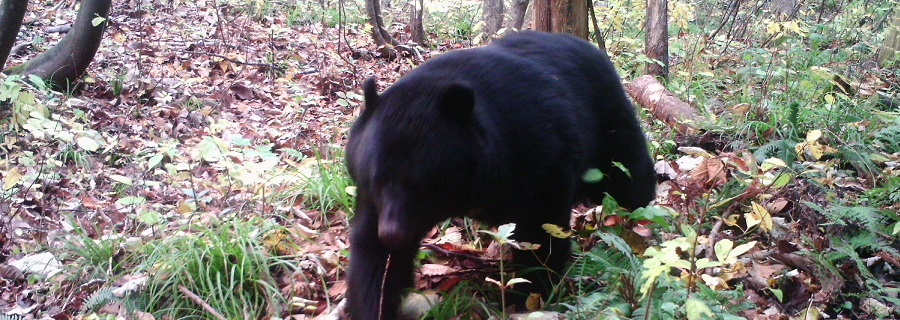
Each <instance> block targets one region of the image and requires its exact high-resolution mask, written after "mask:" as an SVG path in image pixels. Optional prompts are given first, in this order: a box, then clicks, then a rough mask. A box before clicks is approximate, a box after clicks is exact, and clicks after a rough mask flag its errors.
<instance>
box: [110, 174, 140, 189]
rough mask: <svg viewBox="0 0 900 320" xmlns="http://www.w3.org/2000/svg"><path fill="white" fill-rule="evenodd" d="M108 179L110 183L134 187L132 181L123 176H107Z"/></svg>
mask: <svg viewBox="0 0 900 320" xmlns="http://www.w3.org/2000/svg"><path fill="white" fill-rule="evenodd" d="M109 179H110V180H112V181H115V182H118V183H121V184H124V185H129V186H131V185H134V180H133V179H131V178H129V177H126V176H123V175H118V174H111V175H109Z"/></svg>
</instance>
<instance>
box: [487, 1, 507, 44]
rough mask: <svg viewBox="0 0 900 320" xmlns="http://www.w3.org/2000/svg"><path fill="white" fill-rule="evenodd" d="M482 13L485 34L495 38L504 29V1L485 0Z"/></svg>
mask: <svg viewBox="0 0 900 320" xmlns="http://www.w3.org/2000/svg"><path fill="white" fill-rule="evenodd" d="M481 3H482V5H481V9H482V10H481V11H482V14H483V17H484V34H485V35H486V36H488V37H491V38H493V37H494V36H495V35H496V34H497V31H500V28H502V27H503V13H504V12H506V9H505V8H504V7H503V0H483V1H482V2H481Z"/></svg>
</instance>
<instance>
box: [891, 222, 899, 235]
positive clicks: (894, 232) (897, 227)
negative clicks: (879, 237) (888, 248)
mask: <svg viewBox="0 0 900 320" xmlns="http://www.w3.org/2000/svg"><path fill="white" fill-rule="evenodd" d="M898 232H900V222H897V223H895V224H894V231H892V232H891V235H892V236H896V235H897V233H898Z"/></svg>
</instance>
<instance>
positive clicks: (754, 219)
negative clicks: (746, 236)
mask: <svg viewBox="0 0 900 320" xmlns="http://www.w3.org/2000/svg"><path fill="white" fill-rule="evenodd" d="M744 220H747V229H750V228H753V227H755V226H756V225H758V224H759V223H760V222H762V219H760V218H759V216H758V215H756V213H753V212H752V211H751V212H747V213H745V214H744Z"/></svg>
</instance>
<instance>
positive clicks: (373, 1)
mask: <svg viewBox="0 0 900 320" xmlns="http://www.w3.org/2000/svg"><path fill="white" fill-rule="evenodd" d="M366 14H368V15H369V24H370V25H372V40H374V41H375V45H376V46H378V51H379V52H380V53H381V56H382V57H384V58H387V59H388V60H393V59H395V58H397V50H395V49H394V46H395V45H396V43H395V42H396V40H394V38H392V37H391V34H390V33H388V32H387V30H386V29H385V28H384V21H383V20H382V19H381V4H380V3H379V1H378V0H366Z"/></svg>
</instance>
